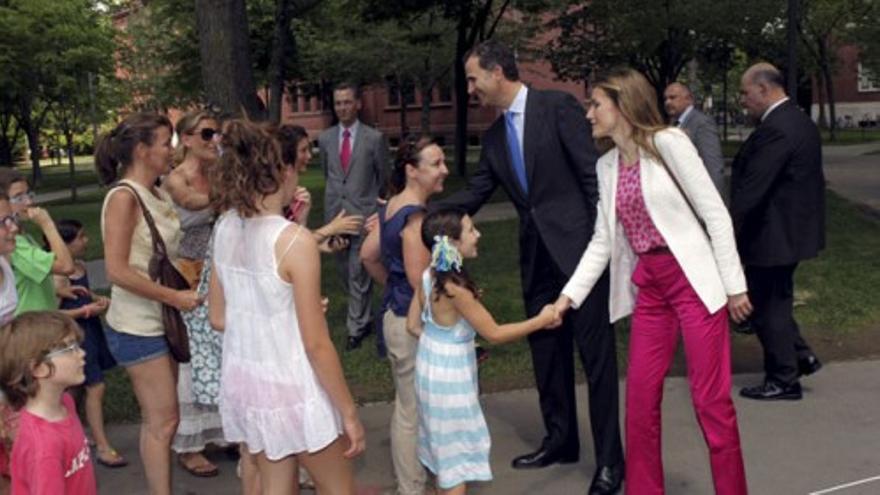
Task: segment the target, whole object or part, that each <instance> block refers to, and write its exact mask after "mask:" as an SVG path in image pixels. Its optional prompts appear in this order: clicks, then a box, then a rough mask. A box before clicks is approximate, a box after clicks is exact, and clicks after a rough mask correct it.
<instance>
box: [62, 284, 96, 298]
mask: <svg viewBox="0 0 880 495" xmlns="http://www.w3.org/2000/svg"><path fill="white" fill-rule="evenodd" d="M55 292H56V294H57V295H58V297H60V298H62V299H77V298H79V297H80V296H89V295H91V293H90V292H89V290H88V289H86V288H85V287H83V286H81V285H68V286H67V287H59V288H57V289H56V290H55Z"/></svg>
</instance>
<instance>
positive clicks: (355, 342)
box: [345, 333, 367, 351]
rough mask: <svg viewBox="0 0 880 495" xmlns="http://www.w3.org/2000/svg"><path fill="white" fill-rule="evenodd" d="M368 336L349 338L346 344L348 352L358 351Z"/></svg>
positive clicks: (361, 335) (363, 334)
mask: <svg viewBox="0 0 880 495" xmlns="http://www.w3.org/2000/svg"><path fill="white" fill-rule="evenodd" d="M366 336H367V334H365V333H362V334H360V335H358V336H355V337H352V336H349V337H348V341H347V342H346V343H345V350H346V351H353V350H355V349H357V348H358V347H360V346H361V342H362V341H363V340H364V337H366Z"/></svg>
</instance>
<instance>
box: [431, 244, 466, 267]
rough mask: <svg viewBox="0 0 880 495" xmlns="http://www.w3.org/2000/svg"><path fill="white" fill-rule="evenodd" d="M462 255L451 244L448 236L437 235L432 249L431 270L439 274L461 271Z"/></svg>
mask: <svg viewBox="0 0 880 495" xmlns="http://www.w3.org/2000/svg"><path fill="white" fill-rule="evenodd" d="M461 264H462V261H461V253H459V252H458V249H456V247H455V246H453V245H452V243H451V242H449V236H448V235H435V236H434V247H433V248H431V268H433V269H434V270H436V271H438V272H451V271H453V270H455V271H457V272H460V271H461Z"/></svg>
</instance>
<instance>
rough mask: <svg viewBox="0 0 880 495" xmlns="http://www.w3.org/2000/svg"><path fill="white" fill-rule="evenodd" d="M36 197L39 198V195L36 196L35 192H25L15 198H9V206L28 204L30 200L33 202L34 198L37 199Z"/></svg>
mask: <svg viewBox="0 0 880 495" xmlns="http://www.w3.org/2000/svg"><path fill="white" fill-rule="evenodd" d="M36 197H37V195H36V194H34V192H33V191H28V192H24V193H21V194H16V195H15V196H13V197H11V198H9V204H11V205H21V204H24V203H26V202H28V201H29V200H30V201H33V200H34V198H36Z"/></svg>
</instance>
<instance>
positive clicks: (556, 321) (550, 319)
mask: <svg viewBox="0 0 880 495" xmlns="http://www.w3.org/2000/svg"><path fill="white" fill-rule="evenodd" d="M538 319H539V321H540V322H541V327H543V328H556V327H558V326H559V325H562V316H561V315H560V314H559V311H558V310H557V309H556V307H555V306H554V305H552V304H548V305H546V306H544V307H543V308H541V312H540V313H539V314H538Z"/></svg>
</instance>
